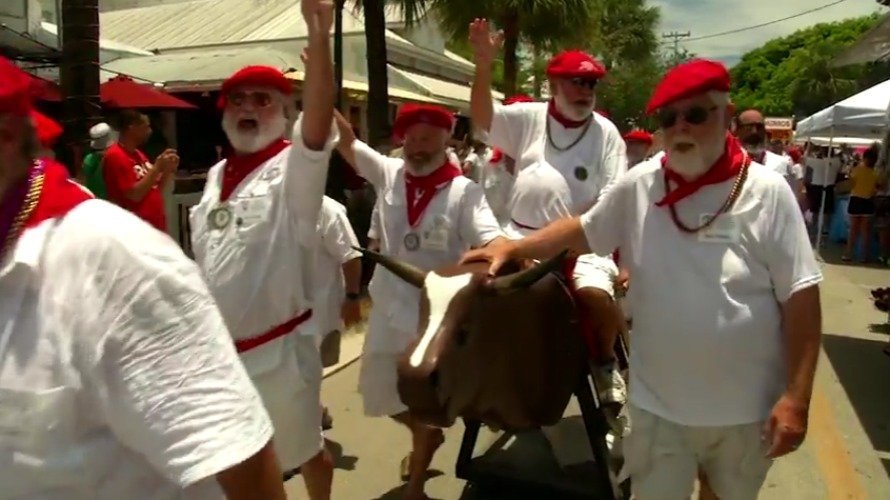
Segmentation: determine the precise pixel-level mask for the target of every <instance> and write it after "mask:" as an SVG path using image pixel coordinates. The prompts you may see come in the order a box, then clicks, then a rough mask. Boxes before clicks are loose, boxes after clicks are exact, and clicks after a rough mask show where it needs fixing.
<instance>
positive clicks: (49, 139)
mask: <svg viewBox="0 0 890 500" xmlns="http://www.w3.org/2000/svg"><path fill="white" fill-rule="evenodd" d="M31 120H32V121H33V122H34V128H36V129H37V139H38V140H39V141H40V145H41V146H43V148H44V149H52V148H53V146H55V145H56V141H58V140H59V137H60V136H61V135H62V126H61V125H59V124H58V123H56V121H55V120H53V119H52V118H50V117H48V116H46V115H44V114H43V113H40V112H39V111H36V110H31Z"/></svg>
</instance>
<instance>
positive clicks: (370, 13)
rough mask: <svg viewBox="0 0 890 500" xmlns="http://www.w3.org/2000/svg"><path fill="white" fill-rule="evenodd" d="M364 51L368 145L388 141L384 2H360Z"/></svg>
mask: <svg viewBox="0 0 890 500" xmlns="http://www.w3.org/2000/svg"><path fill="white" fill-rule="evenodd" d="M363 3H364V12H365V43H366V45H367V51H368V144H370V145H371V146H378V145H380V144H383V143H385V142H387V141H388V140H389V136H390V124H389V78H388V72H387V58H386V15H385V12H384V10H383V9H384V6H385V4H386V2H385V0H364V2H363Z"/></svg>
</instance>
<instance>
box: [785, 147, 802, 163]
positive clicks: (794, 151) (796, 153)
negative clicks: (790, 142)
mask: <svg viewBox="0 0 890 500" xmlns="http://www.w3.org/2000/svg"><path fill="white" fill-rule="evenodd" d="M788 156H790V157H791V160H792V161H793V162H794V163H800V159H801V158H802V157H803V153H802V152H801V150H800V148H798V147H793V148H791V149H789V150H788Z"/></svg>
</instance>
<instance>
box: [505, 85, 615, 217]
mask: <svg viewBox="0 0 890 500" xmlns="http://www.w3.org/2000/svg"><path fill="white" fill-rule="evenodd" d="M548 123H549V127H550V131H551V139H552V142H553V143H554V144H555V145H556V146H557V147H558V148H566V147H568V146H569V145H571V144H572V143H574V142H575V141H576V140H578V138H579V135H580V134H581V133H582V131H584V128H577V129H567V128H565V127H563V126H562V125H561V124H560V123H559V122H557V121H556V120H554V119H553V118H552V117H550V116H549V114H548V113H547V103H542V102H535V103H516V104H512V105H510V106H503V105H500V104H497V103H495V104H494V117H493V119H492V122H491V130H490V131H489V140H490V142H491V145H492V146H494V147H497V148H500V149H501V150H502V151H503V152H504V154H506V155H509V156H510V157H512V158H515V159H516V164H517V165H523V166H525V165H532V164H534V163H537V162H539V161H541V160H545V161H547V163H549V164H550V165H552V166H553V167H554V168H555V169H556V170H557V171H559V172H560V173H561V174H562V175H563V177H565V179H566V182H567V183H568V185H569V189H570V190H571V192H572V201H573V205H574V206H573V208H572V211H573V212H574V213H575V214H580V213H582V212H584V211H585V210H587V209H588V208H590V206H592V205H593V204H594V203H596V201H597V200H598V199H599V198H601V197H602V196H604V195H605V194H606V193H607V192H608V191H609V189H610V188H611V187H612V186H613V185H614V184H615V182H616V181H617V180H618V178H619V177H620V176H621V175H622V174H623V173H624V172H626V171H627V154H626V145H625V144H624V140H623V139H622V138H621V134H620V133H619V132H618V129H617V128H616V127H615V125H614V124H613V123H612V122H611V121H609V119H608V118H605V117H604V116H602V115H600V114H599V113H593V114H592V121H591V123H590V126H589V127H588V128H587V129H586V132H585V135H584V137H583V138H581V139H580V140H578V142H577V144H575V145H574V146H572V147H571V148H568V149H567V150H565V151H560V150H559V149H557V147H554V146H553V144H551V141H550V140H548V138H547V127H548Z"/></svg>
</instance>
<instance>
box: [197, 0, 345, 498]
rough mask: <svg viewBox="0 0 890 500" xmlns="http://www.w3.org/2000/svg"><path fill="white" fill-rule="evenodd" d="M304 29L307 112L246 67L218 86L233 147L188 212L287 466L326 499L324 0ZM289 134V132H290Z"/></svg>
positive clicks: (328, 135) (259, 71)
mask: <svg viewBox="0 0 890 500" xmlns="http://www.w3.org/2000/svg"><path fill="white" fill-rule="evenodd" d="M302 12H303V18H304V20H305V22H306V25H307V27H308V33H309V35H308V49H307V52H308V53H309V54H310V55H311V57H309V60H308V61H307V62H306V68H305V69H306V78H305V81H304V85H303V95H302V102H303V112H302V115H301V116H300V117H299V119H297V120H296V123H295V124H294V125H293V127H292V129H290V130H289V129H288V123H289V117H291V116H292V113H293V112H294V110H293V109H292V108H293V98H292V96H291V94H292V91H293V90H292V89H293V87H292V83H291V82H290V81H289V80H288V79H287V78H285V76H284V74H283V73H282V72H281V71H280V70H278V69H276V68H272V67H268V66H248V67H246V68H244V69H241V70H239V71H237V72H236V73H235V74H234V75H232V76H231V77H230V78H229V79H227V80H226V81H225V82H224V83H223V85H222V89H221V91H220V106H221V107H222V110H223V118H222V126H223V130H224V131H225V133H226V136H227V137H228V139H229V142H230V143H231V145H232V149H233V151H234V154H233V155H231V156H230V157H229V158H226V159H225V160H223V161H222V162H220V163H218V164H217V165H215V166H214V167H212V168H211V169H210V172H209V173H208V175H207V184H206V187H205V188H204V195H203V196H202V198H201V201H200V202H199V203H198V205H196V206H195V207H194V208H193V209H192V211H191V214H190V221H191V227H192V248H193V249H194V253H195V260H196V261H197V262H198V264H199V265H200V267H201V269H202V270H203V271H204V275H205V278H206V280H207V283H208V285H209V287H210V290H211V292H213V296H214V298H215V299H216V302H217V304H218V305H219V308H220V311H221V312H222V315H223V318H224V319H225V321H226V325H227V326H228V327H229V330H230V331H231V332H232V335H233V336H234V338H235V346H236V348H237V350H238V352H239V353H240V354H241V360H242V361H243V363H244V366H245V368H247V371H248V373H249V374H250V376H251V379H252V380H253V382H254V385H256V387H257V389H259V392H260V395H261V396H262V398H263V402H264V403H265V405H266V409H267V410H268V411H269V414H270V416H271V417H272V423H273V425H274V426H275V438H274V439H275V449H276V451H277V452H278V455H279V458H280V461H281V465H282V467H283V468H284V469H285V470H287V471H291V470H293V469H294V468H297V467H299V468H300V472H301V474H302V476H303V480H304V482H305V484H306V489H307V491H308V493H309V497H310V498H311V499H313V500H320V499H327V498H330V496H331V482H332V478H333V463H332V461H331V457H330V456H329V454H328V453H327V452H326V451H325V450H324V439H323V436H322V429H321V421H322V415H321V406H320V405H321V403H320V387H321V378H322V366H321V358H320V354H319V351H318V345H317V343H316V338H318V337H319V336H320V335H321V333H320V332H315V331H314V329H315V328H317V327H319V326H321V325H322V324H323V323H324V322H323V321H310V318H312V317H313V314H314V313H316V312H317V313H318V314H323V313H324V312H325V311H326V310H327V307H328V304H325V303H324V301H325V300H326V299H328V297H329V294H320V293H318V290H317V286H316V284H315V283H313V280H312V278H311V277H312V270H313V267H314V263H315V257H314V256H315V252H317V251H318V249H319V247H320V246H321V245H322V242H321V237H320V234H319V232H318V219H319V214H320V212H321V208H322V198H323V195H324V189H325V182H326V177H327V167H328V159H329V158H330V155H331V151H332V150H333V148H334V146H335V144H336V141H337V134H336V129H335V128H334V127H333V117H332V113H333V107H334V90H333V87H334V85H333V81H334V80H333V68H332V64H331V60H330V44H329V40H328V39H329V37H330V35H329V32H330V27H331V23H332V20H333V9H332V6H331V4H330V3H329V2H323V1H321V0H302ZM284 137H288V138H291V139H292V141H289V140H285V139H284Z"/></svg>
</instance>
